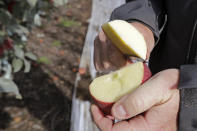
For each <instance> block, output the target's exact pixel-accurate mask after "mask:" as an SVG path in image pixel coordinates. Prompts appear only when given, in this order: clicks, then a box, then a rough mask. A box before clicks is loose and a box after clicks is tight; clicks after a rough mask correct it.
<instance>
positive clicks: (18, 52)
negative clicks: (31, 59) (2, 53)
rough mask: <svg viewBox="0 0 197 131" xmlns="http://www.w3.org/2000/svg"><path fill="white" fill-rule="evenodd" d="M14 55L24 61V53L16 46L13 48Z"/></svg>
mask: <svg viewBox="0 0 197 131" xmlns="http://www.w3.org/2000/svg"><path fill="white" fill-rule="evenodd" d="M14 54H15V55H16V56H17V57H18V58H21V59H24V51H23V50H22V49H21V48H20V47H19V46H17V45H15V46H14Z"/></svg>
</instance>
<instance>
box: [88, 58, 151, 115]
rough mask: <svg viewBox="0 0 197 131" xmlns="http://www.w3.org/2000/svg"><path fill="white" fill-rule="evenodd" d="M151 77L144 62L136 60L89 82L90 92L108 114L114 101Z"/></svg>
mask: <svg viewBox="0 0 197 131" xmlns="http://www.w3.org/2000/svg"><path fill="white" fill-rule="evenodd" d="M150 77H151V72H150V70H149V68H148V67H147V66H146V64H144V63H142V62H137V63H133V64H130V65H128V66H126V67H123V68H122V69H120V70H118V71H115V72H112V73H110V74H107V75H103V76H100V77H98V78H96V79H94V80H93V81H92V83H91V84H90V87H89V89H90V94H91V96H92V97H93V99H94V100H95V102H96V104H97V105H98V106H99V107H100V108H101V110H102V111H103V112H104V113H106V114H110V112H111V107H112V105H113V103H114V102H116V101H118V100H119V99H120V98H121V97H122V96H124V95H126V94H127V93H130V92H132V91H133V90H135V89H136V88H138V87H139V86H140V85H141V84H142V83H143V82H145V81H146V80H147V79H149V78H150Z"/></svg>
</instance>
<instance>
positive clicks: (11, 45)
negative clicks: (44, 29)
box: [0, 0, 66, 98]
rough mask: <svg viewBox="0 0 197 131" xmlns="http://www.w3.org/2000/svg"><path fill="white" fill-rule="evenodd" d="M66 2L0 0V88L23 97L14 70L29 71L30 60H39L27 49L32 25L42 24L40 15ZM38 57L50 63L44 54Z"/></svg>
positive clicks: (0, 90)
mask: <svg viewBox="0 0 197 131" xmlns="http://www.w3.org/2000/svg"><path fill="white" fill-rule="evenodd" d="M65 3H66V0H1V1H0V92H6V93H10V92H11V93H14V94H15V95H16V98H22V97H21V95H20V93H19V91H18V87H17V85H16V84H15V83H14V82H13V74H14V73H16V72H18V71H21V70H23V71H24V73H27V72H29V71H30V67H31V62H32V61H37V57H36V56H35V55H34V54H33V53H32V52H28V51H27V49H26V43H27V40H28V39H27V38H28V35H29V32H30V30H31V28H32V27H33V26H41V25H42V22H41V16H44V15H46V13H47V11H49V9H54V7H56V6H59V5H62V4H65ZM56 44H57V43H56ZM60 44H61V43H60ZM38 61H39V62H41V63H42V62H43V63H45V64H49V63H50V61H49V60H48V59H47V58H45V57H41V58H39V60H38Z"/></svg>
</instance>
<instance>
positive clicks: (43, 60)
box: [38, 56, 51, 65]
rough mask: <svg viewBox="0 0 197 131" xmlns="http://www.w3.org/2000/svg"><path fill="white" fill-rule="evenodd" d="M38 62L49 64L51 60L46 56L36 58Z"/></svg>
mask: <svg viewBox="0 0 197 131" xmlns="http://www.w3.org/2000/svg"><path fill="white" fill-rule="evenodd" d="M38 62H39V63H42V64H46V65H48V64H51V61H50V60H49V59H48V58H47V57H46V56H42V57H40V58H38Z"/></svg>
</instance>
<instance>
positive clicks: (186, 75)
mask: <svg viewBox="0 0 197 131" xmlns="http://www.w3.org/2000/svg"><path fill="white" fill-rule="evenodd" d="M179 89H180V94H181V96H180V101H181V102H180V112H179V124H178V126H179V131H197V65H196V64H192V65H182V66H181V68H180V82H179Z"/></svg>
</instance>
